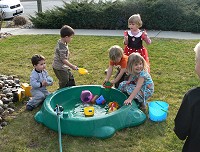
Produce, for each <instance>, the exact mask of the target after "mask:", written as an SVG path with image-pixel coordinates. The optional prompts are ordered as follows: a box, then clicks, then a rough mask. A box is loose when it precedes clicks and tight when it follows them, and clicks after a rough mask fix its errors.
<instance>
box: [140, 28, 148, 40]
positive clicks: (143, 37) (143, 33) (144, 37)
mask: <svg viewBox="0 0 200 152" xmlns="http://www.w3.org/2000/svg"><path fill="white" fill-rule="evenodd" d="M146 37H147V32H146V30H144V31H143V32H142V37H141V38H142V40H144V39H146Z"/></svg>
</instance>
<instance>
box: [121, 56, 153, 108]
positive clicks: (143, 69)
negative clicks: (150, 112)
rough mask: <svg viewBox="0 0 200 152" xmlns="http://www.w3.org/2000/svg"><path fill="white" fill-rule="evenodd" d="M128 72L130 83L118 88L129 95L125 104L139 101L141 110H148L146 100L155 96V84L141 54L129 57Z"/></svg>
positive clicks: (126, 82)
mask: <svg viewBox="0 0 200 152" xmlns="http://www.w3.org/2000/svg"><path fill="white" fill-rule="evenodd" d="M127 72H128V74H129V79H128V81H123V82H121V83H120V84H119V88H118V89H119V90H121V91H122V92H125V93H127V94H128V95H129V97H128V99H126V100H125V101H124V104H125V105H128V104H132V103H131V102H132V100H133V99H137V100H138V102H139V103H140V108H141V110H146V100H147V99H149V98H150V97H151V96H152V95H153V92H154V83H153V80H152V78H151V76H150V74H149V73H148V65H147V63H146V61H145V60H144V58H143V57H142V56H141V55H140V54H139V53H132V54H131V55H130V56H129V57H128V63H127Z"/></svg>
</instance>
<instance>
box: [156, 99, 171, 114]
mask: <svg viewBox="0 0 200 152" xmlns="http://www.w3.org/2000/svg"><path fill="white" fill-rule="evenodd" d="M155 103H156V104H157V105H159V106H160V107H162V108H164V107H163V106H162V105H161V104H159V103H158V102H157V101H156V102H155ZM160 110H162V111H164V112H166V113H168V111H167V110H164V109H160Z"/></svg>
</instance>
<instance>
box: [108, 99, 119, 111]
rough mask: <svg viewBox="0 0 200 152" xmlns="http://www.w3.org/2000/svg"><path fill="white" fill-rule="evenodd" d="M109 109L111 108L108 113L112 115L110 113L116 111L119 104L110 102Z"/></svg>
mask: <svg viewBox="0 0 200 152" xmlns="http://www.w3.org/2000/svg"><path fill="white" fill-rule="evenodd" d="M108 107H110V108H109V109H108V113H110V112H113V111H116V110H117V109H118V108H119V104H118V103H117V102H114V101H113V102H110V103H109V104H108Z"/></svg>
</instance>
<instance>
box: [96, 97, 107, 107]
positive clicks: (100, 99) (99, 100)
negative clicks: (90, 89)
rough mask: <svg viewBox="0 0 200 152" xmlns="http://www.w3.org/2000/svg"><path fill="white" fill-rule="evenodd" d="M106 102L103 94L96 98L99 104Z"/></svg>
mask: <svg viewBox="0 0 200 152" xmlns="http://www.w3.org/2000/svg"><path fill="white" fill-rule="evenodd" d="M105 102H106V100H105V99H104V97H103V96H102V95H101V96H100V97H99V98H98V99H97V100H96V104H98V105H101V104H104V103H105Z"/></svg>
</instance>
